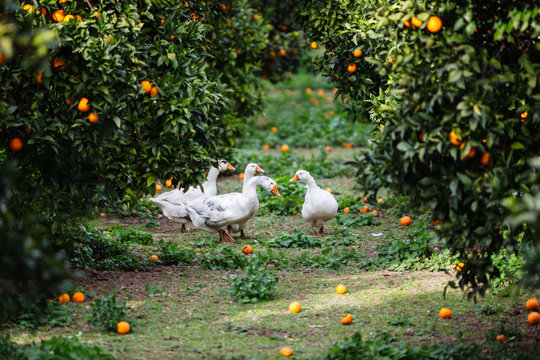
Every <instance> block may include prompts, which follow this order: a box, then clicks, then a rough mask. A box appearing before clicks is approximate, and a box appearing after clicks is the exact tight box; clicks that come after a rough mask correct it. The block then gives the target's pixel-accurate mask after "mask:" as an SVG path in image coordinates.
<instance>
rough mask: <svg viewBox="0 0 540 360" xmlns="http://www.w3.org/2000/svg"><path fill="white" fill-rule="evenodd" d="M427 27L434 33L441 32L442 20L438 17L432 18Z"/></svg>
mask: <svg viewBox="0 0 540 360" xmlns="http://www.w3.org/2000/svg"><path fill="white" fill-rule="evenodd" d="M426 27H427V29H428V30H429V31H430V32H432V33H436V32H439V31H440V30H441V28H442V21H441V18H440V17H438V16H431V17H430V18H429V20H428V22H427V26H426Z"/></svg>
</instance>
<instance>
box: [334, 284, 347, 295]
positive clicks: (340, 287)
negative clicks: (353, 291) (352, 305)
mask: <svg viewBox="0 0 540 360" xmlns="http://www.w3.org/2000/svg"><path fill="white" fill-rule="evenodd" d="M346 291H347V288H346V287H345V285H343V284H339V285H338V286H337V287H336V292H337V293H338V294H340V295H341V294H345V292H346Z"/></svg>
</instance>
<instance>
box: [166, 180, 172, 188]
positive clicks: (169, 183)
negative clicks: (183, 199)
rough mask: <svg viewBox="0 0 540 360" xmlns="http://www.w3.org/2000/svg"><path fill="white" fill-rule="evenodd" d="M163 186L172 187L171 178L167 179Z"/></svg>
mask: <svg viewBox="0 0 540 360" xmlns="http://www.w3.org/2000/svg"><path fill="white" fill-rule="evenodd" d="M165 186H166V187H172V178H170V179H167V180H166V181H165Z"/></svg>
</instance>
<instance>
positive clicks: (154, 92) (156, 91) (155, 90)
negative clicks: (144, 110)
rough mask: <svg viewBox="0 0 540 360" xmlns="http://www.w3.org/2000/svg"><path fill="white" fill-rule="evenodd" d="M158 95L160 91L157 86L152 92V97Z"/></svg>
mask: <svg viewBox="0 0 540 360" xmlns="http://www.w3.org/2000/svg"><path fill="white" fill-rule="evenodd" d="M158 93H159V92H158V89H157V88H156V87H155V86H154V87H152V89H151V90H150V96H156V95H157V94H158Z"/></svg>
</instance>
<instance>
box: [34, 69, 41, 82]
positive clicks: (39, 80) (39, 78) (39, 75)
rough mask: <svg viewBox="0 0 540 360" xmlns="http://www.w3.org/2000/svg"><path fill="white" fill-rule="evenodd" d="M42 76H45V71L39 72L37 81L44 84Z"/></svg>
mask: <svg viewBox="0 0 540 360" xmlns="http://www.w3.org/2000/svg"><path fill="white" fill-rule="evenodd" d="M42 77H43V73H42V72H41V71H40V72H38V73H37V75H36V77H35V79H36V82H37V83H38V84H43V80H42Z"/></svg>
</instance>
